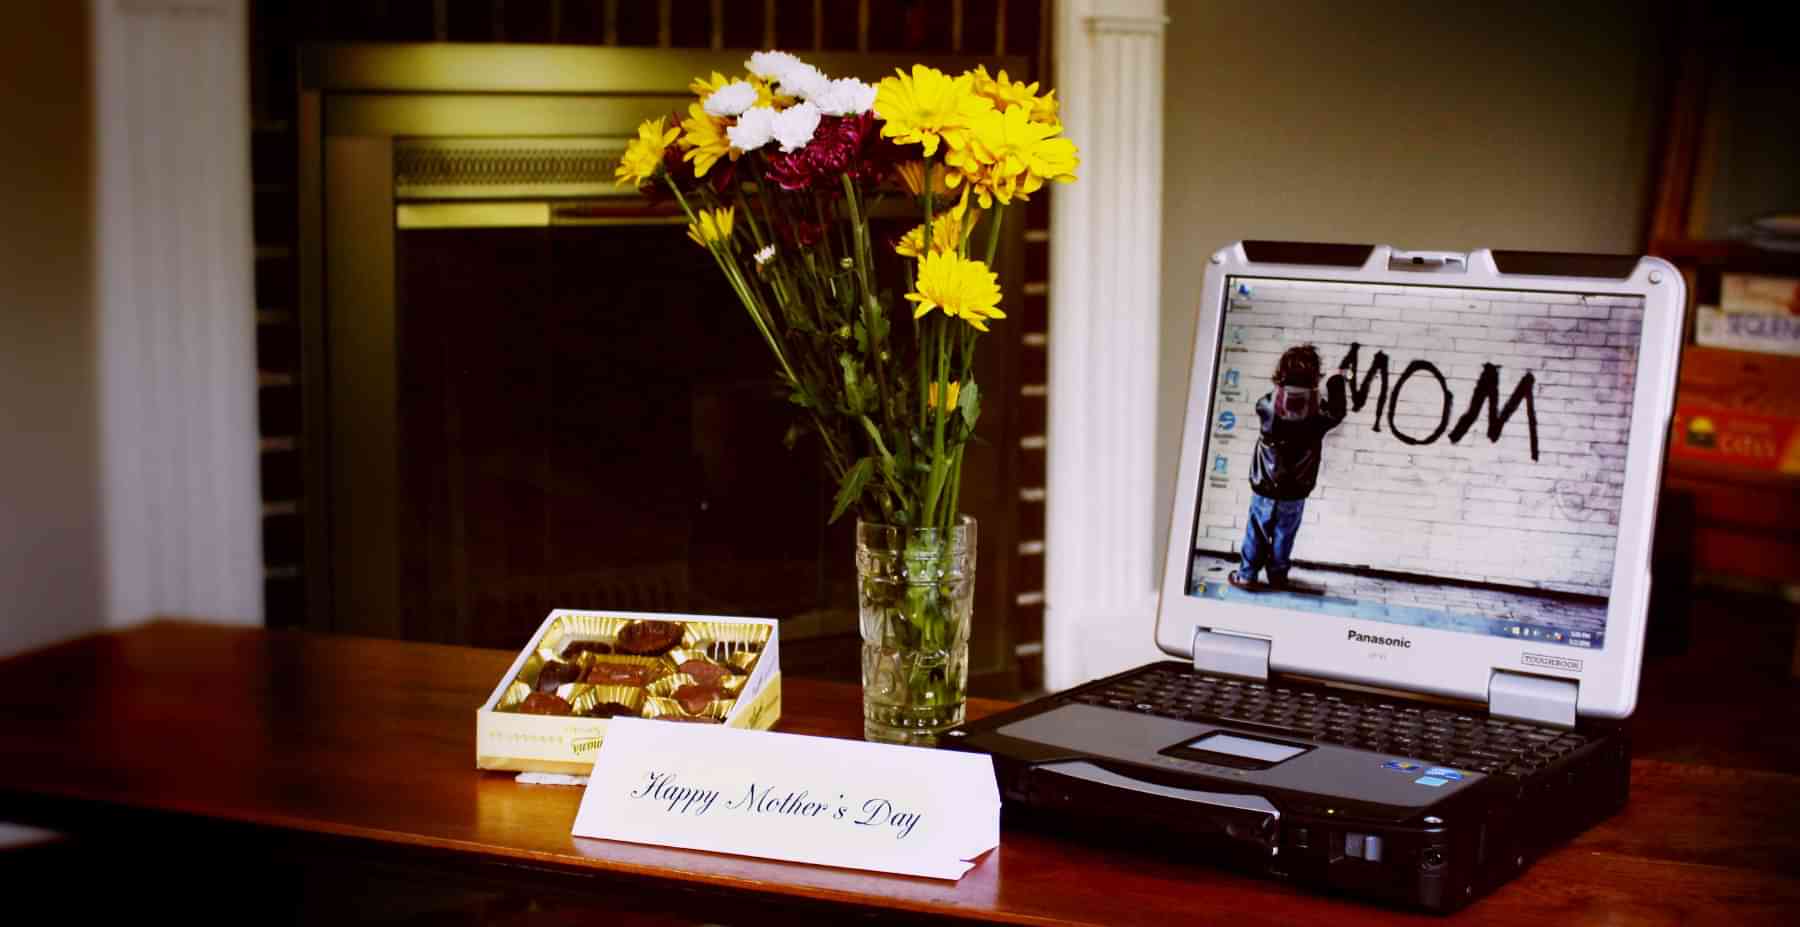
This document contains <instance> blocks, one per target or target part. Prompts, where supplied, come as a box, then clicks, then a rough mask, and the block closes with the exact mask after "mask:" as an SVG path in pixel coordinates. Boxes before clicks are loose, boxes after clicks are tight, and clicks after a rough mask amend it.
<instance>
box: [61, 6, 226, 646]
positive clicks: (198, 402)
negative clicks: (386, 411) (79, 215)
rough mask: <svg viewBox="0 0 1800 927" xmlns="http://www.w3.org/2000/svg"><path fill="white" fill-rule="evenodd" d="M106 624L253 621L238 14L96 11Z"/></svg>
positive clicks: (179, 9) (219, 10) (185, 9)
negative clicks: (175, 618) (160, 619)
mask: <svg viewBox="0 0 1800 927" xmlns="http://www.w3.org/2000/svg"><path fill="white" fill-rule="evenodd" d="M90 9H91V11H92V13H93V17H92V22H93V29H94V44H93V49H94V62H95V64H94V75H95V80H94V91H95V107H94V112H95V118H96V121H97V124H96V126H95V134H94V140H95V165H96V171H97V176H98V190H97V196H96V197H95V208H96V227H97V228H98V242H97V263H98V268H97V276H98V329H99V368H98V371H97V376H98V379H99V390H100V441H101V484H102V490H101V492H102V508H103V510H104V516H103V518H104V525H105V542H104V551H105V570H106V576H107V587H106V592H105V599H104V603H105V612H106V622H107V624H108V625H110V626H114V627H117V626H120V625H126V624H133V623H136V622H139V621H142V620H144V619H145V618H148V617H151V616H153V615H187V616H194V617H203V618H209V619H214V620H224V621H234V622H244V623H261V621H262V543H261V528H260V513H261V499H260V495H259V488H258V481H259V477H258V470H257V467H258V460H257V429H256V360H255V357H256V340H255V339H256V336H255V307H254V306H253V305H252V302H253V295H252V287H251V232H250V152H249V140H250V124H249V122H250V116H249V109H250V104H249V80H250V78H249V67H248V48H247V45H248V35H247V28H248V25H247V21H246V6H245V3H244V0H93V5H92V7H91V8H90Z"/></svg>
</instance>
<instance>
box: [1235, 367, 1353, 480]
mask: <svg viewBox="0 0 1800 927" xmlns="http://www.w3.org/2000/svg"><path fill="white" fill-rule="evenodd" d="M1325 388H1326V392H1327V394H1328V396H1327V398H1326V400H1325V404H1324V406H1323V407H1322V408H1321V407H1320V404H1319V401H1318V391H1317V390H1297V389H1290V388H1288V387H1277V388H1276V389H1275V390H1274V391H1273V392H1270V393H1266V394H1264V395H1263V397H1262V398H1261V399H1258V400H1257V401H1256V417H1257V418H1258V419H1260V420H1261V421H1262V436H1261V437H1260V438H1258V439H1257V442H1256V455H1255V456H1254V457H1252V458H1251V459H1250V488H1251V489H1252V490H1253V491H1255V493H1256V494H1257V495H1259V496H1262V497H1264V498H1268V499H1276V500H1281V501H1287V500H1291V499H1304V498H1306V497H1307V496H1309V495H1311V494H1312V491H1313V486H1315V485H1316V484H1317V483H1318V482H1319V449H1320V445H1321V444H1323V442H1324V440H1325V433H1326V432H1328V431H1330V430H1331V429H1333V428H1336V427H1337V425H1338V423H1339V422H1342V421H1343V420H1344V414H1345V385H1344V378H1343V377H1341V376H1333V377H1332V378H1331V379H1330V380H1327V381H1326V383H1325Z"/></svg>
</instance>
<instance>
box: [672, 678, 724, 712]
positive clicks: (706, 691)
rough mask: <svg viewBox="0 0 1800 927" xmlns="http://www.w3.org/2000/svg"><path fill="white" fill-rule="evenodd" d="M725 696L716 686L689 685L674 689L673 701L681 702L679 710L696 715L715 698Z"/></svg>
mask: <svg viewBox="0 0 1800 927" xmlns="http://www.w3.org/2000/svg"><path fill="white" fill-rule="evenodd" d="M724 697H725V693H724V692H723V691H721V690H720V689H719V687H718V686H700V685H689V686H682V687H681V688H679V689H676V690H675V701H677V702H680V703H681V710H682V711H685V712H687V713H688V714H690V715H697V714H699V713H701V712H703V711H705V710H706V706H708V705H710V704H712V703H713V701H714V700H715V699H721V698H724Z"/></svg>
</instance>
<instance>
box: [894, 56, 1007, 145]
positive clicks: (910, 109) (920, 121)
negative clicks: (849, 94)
mask: <svg viewBox="0 0 1800 927" xmlns="http://www.w3.org/2000/svg"><path fill="white" fill-rule="evenodd" d="M894 73H895V74H896V75H897V76H895V77H889V78H884V79H883V80H882V82H881V85H880V86H879V87H877V88H876V93H875V115H876V116H879V117H880V118H881V122H882V125H881V135H882V137H883V138H891V139H894V140H896V141H899V142H901V143H902V144H906V143H913V144H920V145H924V146H925V156H926V157H928V158H929V157H931V156H932V155H934V154H936V153H937V149H938V141H939V139H941V138H943V137H944V136H946V135H949V134H954V133H957V132H960V131H962V130H964V129H967V128H968V127H969V124H970V123H971V122H972V121H973V120H974V118H975V117H976V116H977V115H979V114H980V113H981V112H983V111H984V110H991V109H993V108H994V104H993V103H992V102H991V101H989V100H988V99H987V98H986V97H979V96H976V95H975V92H974V91H973V90H972V89H970V88H971V87H972V86H973V84H974V81H975V75H973V74H964V75H962V76H961V77H956V78H952V77H950V76H948V75H946V74H945V73H944V72H942V71H939V70H937V69H936V68H928V67H926V66H924V65H922V64H915V65H913V69H912V74H910V75H909V74H907V73H906V72H905V71H896V72H894Z"/></svg>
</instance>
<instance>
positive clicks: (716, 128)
mask: <svg viewBox="0 0 1800 927" xmlns="http://www.w3.org/2000/svg"><path fill="white" fill-rule="evenodd" d="M745 67H746V69H747V71H748V73H747V74H745V75H743V76H740V77H727V76H725V75H723V74H720V73H717V72H714V73H713V74H711V75H709V76H704V77H700V78H697V79H696V80H695V81H694V82H693V84H692V85H691V86H690V89H691V90H692V91H693V92H694V94H695V97H696V99H695V101H694V102H693V103H692V104H691V105H689V106H688V108H687V113H686V114H685V115H681V114H676V115H675V116H672V117H667V118H662V119H652V120H649V121H647V122H645V123H644V124H643V125H641V126H639V127H638V134H637V137H636V138H635V139H633V140H632V141H631V142H630V144H629V145H628V146H627V149H626V151H625V154H624V156H623V157H622V159H621V162H620V164H619V167H618V172H617V173H618V180H619V182H620V183H621V184H629V185H633V186H636V187H638V188H639V189H641V190H642V191H643V192H644V193H645V194H646V195H648V196H651V197H668V198H672V199H673V200H674V202H675V203H676V204H678V205H679V207H680V208H681V210H682V212H683V213H684V214H685V215H686V217H687V219H688V223H689V224H688V236H689V237H690V238H691V239H692V240H693V241H694V242H695V244H697V245H698V246H700V247H702V248H704V249H705V250H706V252H707V253H708V254H709V255H710V256H711V257H712V259H713V261H714V263H716V264H717V265H718V268H719V271H720V273H722V274H723V275H724V276H725V279H726V280H727V281H728V282H729V283H730V285H731V287H732V290H733V292H735V293H736V295H737V298H738V300H739V301H740V302H741V303H742V304H743V307H744V310H745V311H746V313H747V314H748V315H749V317H750V321H751V323H752V324H754V325H755V326H756V329H757V332H758V333H759V334H760V335H761V336H762V339H763V341H764V343H765V344H767V346H768V348H769V351H770V353H771V355H772V356H773V359H774V362H775V370H776V375H777V376H778V377H779V379H780V383H781V387H782V389H783V391H784V392H785V393H786V395H787V397H788V399H789V400H790V401H791V402H792V403H793V404H794V406H796V407H797V409H798V410H799V411H800V415H799V417H798V420H797V422H796V424H795V425H794V426H793V427H791V428H790V429H789V431H788V435H787V441H788V443H789V445H790V446H791V445H792V443H793V442H794V441H795V440H796V439H797V438H798V437H799V436H800V434H801V432H802V431H803V430H805V428H806V427H807V426H810V428H811V429H812V430H813V431H815V432H816V433H817V434H818V436H819V439H820V443H821V445H822V451H823V454H824V458H825V465H826V467H827V469H828V470H829V472H830V473H831V475H832V478H833V479H834V480H835V481H836V484H837V493H836V499H835V503H834V505H833V511H832V514H831V518H832V520H834V521H835V520H836V519H838V518H839V517H841V516H842V515H844V514H845V513H846V512H850V511H855V513H856V515H857V518H858V520H859V525H858V532H857V537H858V553H857V563H858V571H859V572H858V576H859V610H860V615H861V622H862V632H863V641H864V646H863V688H864V708H865V733H866V734H867V736H869V737H870V738H871V739H881V740H896V741H904V742H930V741H931V740H932V739H933V738H934V736H935V734H936V732H938V731H941V730H943V729H944V728H947V727H950V726H953V725H954V724H957V723H960V721H961V720H962V709H963V703H964V701H965V698H966V694H965V688H966V683H967V675H968V664H967V652H968V627H969V612H970V606H971V603H972V601H973V588H974V551H975V537H974V528H975V525H974V521H973V520H972V519H969V518H967V517H966V516H963V515H961V513H960V512H959V510H958V508H957V502H958V496H959V494H960V491H961V474H962V463H963V454H964V451H965V449H966V448H967V446H968V443H969V441H970V439H971V438H972V437H973V436H974V434H975V426H976V422H977V421H978V420H979V418H980V415H981V400H982V395H981V390H980V387H979V385H978V384H977V383H976V382H975V378H974V360H975V351H976V348H977V346H978V345H979V343H980V340H981V336H982V335H983V334H985V333H987V332H988V331H989V325H990V324H991V323H993V322H995V321H997V320H1002V319H1005V318H1006V313H1005V312H1004V311H1003V310H1002V309H1001V307H1000V303H1001V290H1000V285H999V281H998V278H997V275H996V274H995V272H994V271H993V269H992V267H993V263H994V257H995V253H996V250H997V249H998V246H999V242H1000V230H1001V228H1002V225H1003V222H1004V218H1005V215H1006V212H1007V209H1008V208H1009V207H1011V206H1013V205H1015V204H1016V203H1019V202H1021V201H1023V200H1025V199H1027V198H1029V197H1030V195H1031V194H1033V193H1035V192H1037V191H1038V190H1039V189H1041V188H1042V187H1043V185H1044V184H1045V183H1046V182H1050V181H1059V182H1068V181H1072V180H1074V179H1075V168H1076V165H1077V155H1076V149H1075V145H1074V143H1072V142H1070V141H1069V140H1068V139H1066V138H1064V137H1063V136H1062V125H1061V123H1060V121H1059V119H1058V115H1057V102H1056V97H1055V92H1054V91H1051V92H1047V93H1043V94H1039V92H1038V85H1037V84H1036V83H1030V84H1027V83H1024V82H1021V81H1014V80H1012V79H1010V78H1009V77H1008V76H1007V74H1006V72H1005V71H1001V72H999V73H998V74H989V73H988V71H987V70H986V69H985V68H981V67H978V68H976V69H975V70H973V71H971V72H968V73H964V74H961V75H957V76H954V77H953V76H950V75H948V74H945V73H943V72H941V71H938V70H935V69H933V68H929V67H925V66H922V65H915V66H914V67H913V68H912V69H911V71H910V72H907V71H897V72H896V73H895V75H894V76H892V77H888V78H885V79H884V80H882V81H881V82H880V83H879V84H877V85H874V86H871V85H869V84H866V83H863V82H862V81H860V80H857V79H855V78H852V77H841V78H836V79H833V78H831V77H828V76H827V75H825V74H823V73H821V72H820V71H819V69H818V68H816V67H813V66H812V65H809V64H807V63H805V62H803V61H801V60H800V59H799V58H796V57H795V56H793V55H790V54H787V53H784V52H779V51H769V52H758V53H756V54H754V55H751V56H750V59H749V60H748V61H747V62H745ZM892 215H900V216H907V215H910V216H916V217H917V220H918V221H917V225H916V227H914V228H912V229H911V230H910V231H906V232H904V234H898V235H890V236H888V237H884V236H882V235H881V234H878V231H879V230H880V229H882V228H883V227H884V226H883V225H882V224H881V223H880V222H879V221H877V218H876V217H878V216H880V217H886V216H892ZM904 224H910V223H904ZM904 224H903V225H902V226H901V228H904ZM897 230H898V229H896V231H897ZM896 295H898V297H899V298H896ZM902 307H910V309H911V311H910V312H908V313H905V314H904V315H901V314H900V310H901V308H902Z"/></svg>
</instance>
